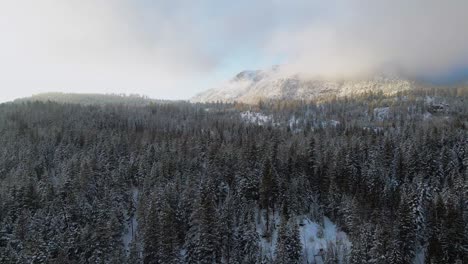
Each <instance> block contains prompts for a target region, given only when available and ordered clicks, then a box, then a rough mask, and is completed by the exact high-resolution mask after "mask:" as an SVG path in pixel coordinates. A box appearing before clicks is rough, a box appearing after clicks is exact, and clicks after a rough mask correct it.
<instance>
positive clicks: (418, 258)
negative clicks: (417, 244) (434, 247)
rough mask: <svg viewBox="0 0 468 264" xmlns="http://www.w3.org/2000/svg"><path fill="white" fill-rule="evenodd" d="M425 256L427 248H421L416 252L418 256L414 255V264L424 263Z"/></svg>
mask: <svg viewBox="0 0 468 264" xmlns="http://www.w3.org/2000/svg"><path fill="white" fill-rule="evenodd" d="M425 256H426V252H425V250H419V251H418V252H416V256H415V257H414V264H424V259H425Z"/></svg>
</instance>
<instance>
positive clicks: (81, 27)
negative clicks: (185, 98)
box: [0, 0, 217, 99]
mask: <svg viewBox="0 0 468 264" xmlns="http://www.w3.org/2000/svg"><path fill="white" fill-rule="evenodd" d="M145 8H146V6H145V5H142V6H138V5H136V4H135V3H134V2H133V1H124V0H100V1H94V0H68V1H62V0H41V1H35V0H17V1H1V2H0V32H1V35H0V38H1V39H0V40H1V41H0V58H1V59H0V72H1V77H0V89H1V90H2V94H3V95H2V96H3V97H4V98H5V99H12V97H18V96H26V95H30V94H31V93H35V92H44V91H50V90H60V91H68V92H73V91H76V92H78V91H80V92H128V93H130V92H135V93H136V92H138V93H145V94H150V95H157V96H159V97H168V98H170V97H180V95H181V94H182V93H183V92H184V91H183V90H182V88H180V87H183V86H184V85H188V84H190V83H192V84H193V80H194V79H197V78H199V77H198V76H199V75H200V74H202V73H205V72H208V71H210V70H212V69H213V67H215V65H216V63H217V62H216V59H215V58H213V57H211V56H210V54H208V53H206V52H205V50H204V49H203V47H202V45H203V44H204V43H202V42H201V41H200V40H199V39H198V37H197V36H194V33H193V31H192V30H191V29H190V27H189V26H186V25H185V24H184V23H182V22H181V21H180V18H179V17H177V16H176V15H170V14H166V13H165V11H166V10H164V9H162V8H161V9H159V8H153V9H152V10H151V13H150V12H146V11H145ZM174 87H179V89H180V90H178V91H174V89H173V88H174ZM171 89H172V90H171ZM4 98H2V99H4Z"/></svg>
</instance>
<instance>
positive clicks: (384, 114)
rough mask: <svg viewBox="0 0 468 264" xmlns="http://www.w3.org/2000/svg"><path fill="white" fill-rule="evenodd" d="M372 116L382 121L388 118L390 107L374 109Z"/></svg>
mask: <svg viewBox="0 0 468 264" xmlns="http://www.w3.org/2000/svg"><path fill="white" fill-rule="evenodd" d="M374 116H375V118H376V119H377V120H378V121H383V120H385V119H388V118H389V117H390V107H377V108H374Z"/></svg>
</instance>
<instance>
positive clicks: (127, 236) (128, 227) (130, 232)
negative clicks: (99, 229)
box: [122, 188, 139, 255]
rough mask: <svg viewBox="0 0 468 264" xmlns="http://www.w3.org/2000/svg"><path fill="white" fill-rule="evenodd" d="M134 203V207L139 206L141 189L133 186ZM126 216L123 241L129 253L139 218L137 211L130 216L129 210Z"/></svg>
mask: <svg viewBox="0 0 468 264" xmlns="http://www.w3.org/2000/svg"><path fill="white" fill-rule="evenodd" d="M131 192H132V203H133V205H132V206H133V208H135V210H136V208H137V206H138V194H139V191H138V189H137V188H132V189H131ZM124 215H125V217H126V218H127V219H128V220H127V221H126V223H125V232H124V234H123V235H122V242H123V244H124V248H125V252H126V254H127V255H128V254H129V253H130V243H131V242H132V241H133V240H134V239H135V236H136V232H137V230H138V219H137V217H136V212H135V213H134V214H133V215H132V216H131V217H129V215H128V212H125V214H124Z"/></svg>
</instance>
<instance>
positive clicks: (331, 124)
mask: <svg viewBox="0 0 468 264" xmlns="http://www.w3.org/2000/svg"><path fill="white" fill-rule="evenodd" d="M339 124H340V121H337V120H333V119H332V120H326V121H322V127H337V126H338V125H339Z"/></svg>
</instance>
